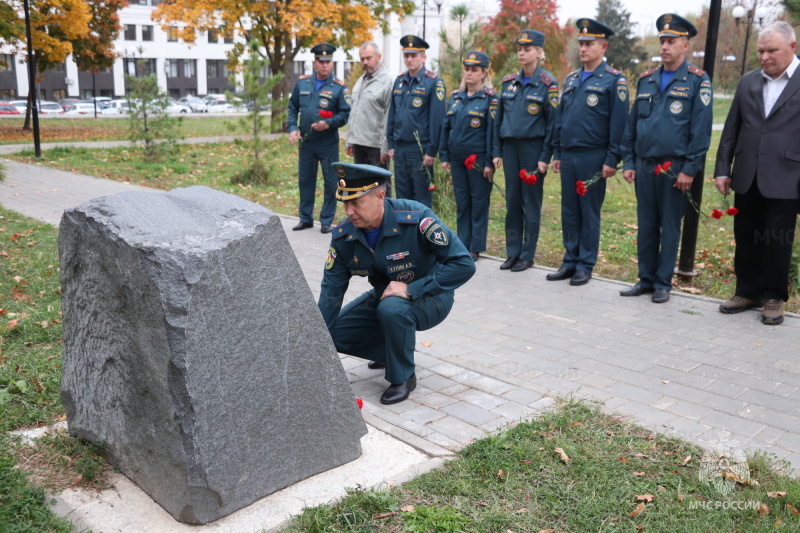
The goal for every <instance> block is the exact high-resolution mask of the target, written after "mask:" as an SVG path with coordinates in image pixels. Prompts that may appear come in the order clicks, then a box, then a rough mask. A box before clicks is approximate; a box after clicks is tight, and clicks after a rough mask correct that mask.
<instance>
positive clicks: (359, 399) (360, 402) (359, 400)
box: [356, 398, 364, 409]
mask: <svg viewBox="0 0 800 533" xmlns="http://www.w3.org/2000/svg"><path fill="white" fill-rule="evenodd" d="M356 403H357V404H358V408H359V409H363V408H364V400H362V399H361V398H356Z"/></svg>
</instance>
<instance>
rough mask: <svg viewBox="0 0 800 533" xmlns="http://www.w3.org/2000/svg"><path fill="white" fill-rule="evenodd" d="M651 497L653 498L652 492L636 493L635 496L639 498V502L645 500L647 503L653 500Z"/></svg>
mask: <svg viewBox="0 0 800 533" xmlns="http://www.w3.org/2000/svg"><path fill="white" fill-rule="evenodd" d="M653 498H655V496H653V495H652V494H638V495H637V496H636V499H637V500H639V501H640V502H647V503H650V502H651V501H653Z"/></svg>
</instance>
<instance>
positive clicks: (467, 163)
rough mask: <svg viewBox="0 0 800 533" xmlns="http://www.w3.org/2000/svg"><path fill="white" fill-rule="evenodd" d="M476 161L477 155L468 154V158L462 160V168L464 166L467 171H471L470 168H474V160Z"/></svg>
mask: <svg viewBox="0 0 800 533" xmlns="http://www.w3.org/2000/svg"><path fill="white" fill-rule="evenodd" d="M476 159H478V156H477V155H475V154H470V156H469V157H467V158H466V159H465V160H464V166H465V167H467V170H472V167H474V166H475V160H476Z"/></svg>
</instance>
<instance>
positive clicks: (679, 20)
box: [656, 13, 697, 39]
mask: <svg viewBox="0 0 800 533" xmlns="http://www.w3.org/2000/svg"><path fill="white" fill-rule="evenodd" d="M656 28H657V29H658V36H659V37H686V38H687V39H691V38H692V37H694V36H695V35H697V28H695V27H694V24H692V23H691V22H689V21H688V20H686V19H685V18H683V17H681V16H680V15H676V14H674V13H664V14H663V15H661V16H660V17H658V20H656Z"/></svg>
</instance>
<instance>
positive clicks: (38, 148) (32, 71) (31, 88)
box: [24, 0, 42, 158]
mask: <svg viewBox="0 0 800 533" xmlns="http://www.w3.org/2000/svg"><path fill="white" fill-rule="evenodd" d="M24 9H25V33H26V37H27V38H28V93H29V94H28V101H29V102H30V111H31V119H33V153H34V154H35V155H36V157H37V158H39V157H42V143H41V139H40V137H39V98H38V95H37V94H36V65H34V64H33V39H32V37H31V12H30V8H29V7H28V0H25V2H24Z"/></svg>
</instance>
